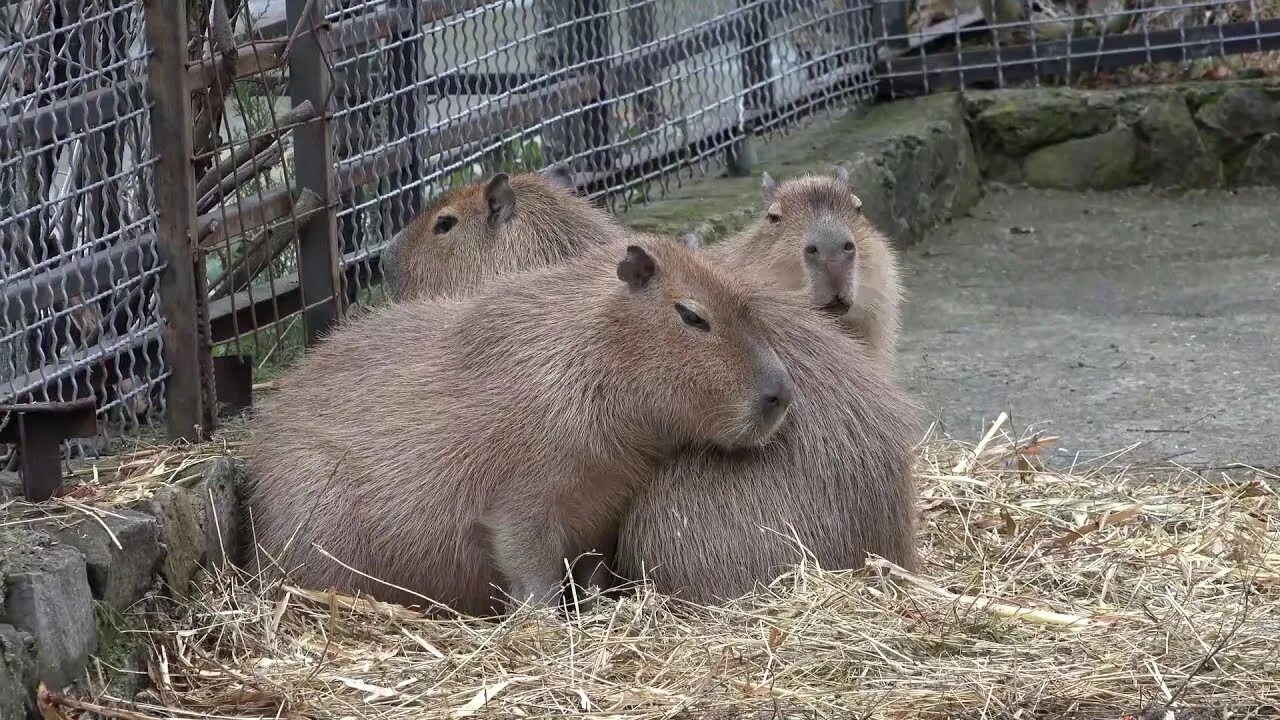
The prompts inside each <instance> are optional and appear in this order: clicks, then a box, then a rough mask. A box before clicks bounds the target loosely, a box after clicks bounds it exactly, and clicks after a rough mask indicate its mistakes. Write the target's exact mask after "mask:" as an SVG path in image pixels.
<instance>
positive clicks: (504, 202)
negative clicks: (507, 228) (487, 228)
mask: <svg viewBox="0 0 1280 720" xmlns="http://www.w3.org/2000/svg"><path fill="white" fill-rule="evenodd" d="M510 179H511V178H509V177H507V174H506V173H498V174H497V175H494V176H493V179H492V180H490V181H489V184H488V185H485V187H484V199H485V202H487V203H488V204H489V224H490V225H498V224H499V223H504V222H506V221H508V220H510V219H511V215H512V214H513V213H515V211H516V191H515V190H512V189H511V183H510V182H508V181H509V180H510Z"/></svg>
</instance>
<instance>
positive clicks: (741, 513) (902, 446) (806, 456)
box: [613, 300, 917, 603]
mask: <svg viewBox="0 0 1280 720" xmlns="http://www.w3.org/2000/svg"><path fill="white" fill-rule="evenodd" d="M762 320H763V321H764V322H763V323H762V327H764V328H766V335H765V336H766V337H767V338H768V340H769V342H770V343H771V344H772V345H773V346H774V347H776V348H777V350H778V354H779V356H780V357H781V358H782V362H783V364H784V365H786V366H787V367H788V369H789V370H790V371H791V376H792V378H793V380H794V384H795V391H794V398H793V401H792V408H791V412H790V414H789V416H788V418H787V422H786V424H785V426H784V427H782V428H781V429H780V430H779V431H778V433H777V434H776V435H775V436H774V438H773V439H772V440H771V441H770V442H769V443H768V444H767V445H764V446H762V447H756V448H747V449H741V450H734V451H722V450H709V451H707V452H701V453H682V454H680V455H679V456H677V457H675V458H673V459H671V460H670V461H669V462H667V463H666V464H665V465H664V466H663V468H662V470H661V472H660V473H659V476H658V479H657V480H656V481H655V482H654V483H652V484H650V485H648V486H646V487H645V488H643V489H642V490H641V491H640V492H638V493H637V494H636V497H635V498H634V499H633V501H632V504H631V507H630V509H629V510H628V512H627V513H626V515H625V516H624V519H623V522H622V524H621V526H620V530H619V539H618V546H617V549H616V553H615V555H614V564H613V568H614V569H615V571H616V572H618V574H619V575H621V576H623V577H624V578H629V579H632V580H638V579H640V577H641V576H642V574H645V573H646V572H647V575H648V577H649V578H650V580H652V582H653V585H654V588H655V589H656V590H657V591H659V592H662V593H666V594H672V595H678V596H680V597H683V598H685V599H688V600H692V601H695V602H700V603H711V602H716V601H721V600H730V599H733V598H736V597H739V596H741V595H743V594H745V593H747V592H749V591H751V590H752V588H753V587H754V586H755V584H756V583H761V584H767V583H768V582H770V581H771V580H773V579H774V578H776V577H777V576H778V575H779V574H781V573H782V572H784V571H786V570H787V569H788V568H789V567H791V566H793V565H795V564H796V563H797V562H798V561H800V560H801V559H802V555H801V550H800V549H799V547H798V546H797V544H796V543H797V541H798V543H799V545H803V546H804V548H805V549H806V550H807V551H808V552H810V553H812V555H813V557H814V558H815V559H816V560H817V562H818V564H819V565H820V566H822V567H823V568H825V569H827V570H842V569H853V568H858V567H861V566H862V564H863V557H864V553H866V552H867V551H870V552H874V553H876V554H878V555H881V556H883V557H885V558H887V559H889V560H891V561H893V562H896V563H898V564H899V565H903V566H905V567H907V568H914V567H915V565H916V532H915V530H916V512H917V511H916V489H915V484H914V480H913V475H912V469H913V461H914V452H913V449H914V445H915V438H916V436H917V425H916V420H915V415H914V409H913V408H912V406H911V404H910V403H909V401H908V400H907V398H906V397H905V396H904V395H903V393H902V392H901V391H900V390H899V389H898V387H897V386H896V385H895V384H894V383H893V382H891V381H890V380H889V379H888V378H886V377H885V373H884V372H883V371H881V370H880V369H879V368H877V367H876V365H875V364H874V363H872V362H871V361H870V360H869V359H868V357H867V353H866V351H865V349H864V346H863V344H862V343H861V342H860V341H858V340H856V339H854V338H851V337H849V336H848V335H846V334H845V333H843V332H841V331H840V329H839V328H837V327H836V326H835V325H834V324H833V323H831V322H830V320H829V319H828V318H826V317H823V316H822V315H820V314H818V313H816V312H814V311H812V310H810V309H809V308H807V307H805V303H803V302H802V301H799V300H797V302H796V304H795V306H794V307H792V308H791V310H790V311H789V312H788V311H786V310H785V308H783V307H782V306H781V304H779V305H777V306H775V307H773V308H771V311H770V313H768V314H767V315H763V316H762Z"/></svg>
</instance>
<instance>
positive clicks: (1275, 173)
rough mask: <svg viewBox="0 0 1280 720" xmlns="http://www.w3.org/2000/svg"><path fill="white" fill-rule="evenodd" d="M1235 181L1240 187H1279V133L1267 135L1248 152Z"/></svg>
mask: <svg viewBox="0 0 1280 720" xmlns="http://www.w3.org/2000/svg"><path fill="white" fill-rule="evenodd" d="M1236 181H1237V182H1238V183H1239V184H1241V185H1280V133H1267V134H1266V135H1263V136H1262V139H1261V140H1259V141H1258V142H1257V143H1256V144H1255V145H1254V146H1253V147H1252V148H1251V149H1250V150H1249V152H1248V154H1247V156H1246V159H1245V161H1244V167H1242V168H1241V169H1240V175H1239V177H1237V178H1236Z"/></svg>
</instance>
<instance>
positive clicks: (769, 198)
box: [760, 172, 778, 205]
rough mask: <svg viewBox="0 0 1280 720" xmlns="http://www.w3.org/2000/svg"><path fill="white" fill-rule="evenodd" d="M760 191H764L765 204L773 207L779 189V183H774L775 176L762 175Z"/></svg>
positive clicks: (764, 173)
mask: <svg viewBox="0 0 1280 720" xmlns="http://www.w3.org/2000/svg"><path fill="white" fill-rule="evenodd" d="M760 189H761V190H762V191H763V196H764V204H765V205H772V204H773V197H774V194H775V192H776V191H777V189H778V183H777V182H775V181H774V179H773V176H772V175H770V174H769V173H768V172H763V173H760Z"/></svg>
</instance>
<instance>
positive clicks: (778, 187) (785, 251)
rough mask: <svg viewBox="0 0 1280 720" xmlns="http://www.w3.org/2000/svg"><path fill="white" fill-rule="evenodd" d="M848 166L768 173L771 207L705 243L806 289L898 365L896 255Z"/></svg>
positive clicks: (886, 361) (716, 253) (877, 355)
mask: <svg viewBox="0 0 1280 720" xmlns="http://www.w3.org/2000/svg"><path fill="white" fill-rule="evenodd" d="M848 180H849V176H848V173H847V171H845V169H844V168H837V169H836V171H835V173H834V175H833V176H830V177H827V176H819V175H805V176H801V177H797V178H792V179H790V180H787V181H784V182H782V183H776V182H775V181H774V180H773V178H771V177H770V176H769V174H768V173H765V174H764V182H763V185H764V192H763V197H764V205H765V212H764V214H763V215H762V216H761V217H760V218H758V219H757V220H756V221H755V222H754V223H752V224H751V226H750V227H748V228H747V229H746V230H743V231H742V232H741V233H738V234H736V235H733V236H731V237H729V238H726V239H725V240H724V241H722V242H719V243H716V244H714V245H712V246H710V247H709V248H708V249H707V252H708V253H709V254H710V255H711V257H712V258H713V260H714V261H715V262H717V263H719V264H720V265H721V266H723V267H726V268H729V269H730V270H731V271H738V272H757V273H761V274H763V275H764V276H765V277H768V278H770V279H772V280H774V281H775V282H777V283H778V284H779V285H781V286H782V287H783V288H786V289H793V290H799V289H801V288H807V289H808V291H809V292H810V293H811V294H812V302H813V303H814V305H815V306H817V307H820V308H822V309H823V310H825V311H826V312H829V313H833V314H836V315H838V316H840V318H841V324H842V325H843V326H844V327H845V328H846V329H847V330H848V331H849V332H851V333H853V334H854V335H855V336H857V337H859V338H861V339H863V340H864V341H865V342H866V343H867V345H868V346H869V347H870V349H871V356H872V358H873V359H875V360H876V361H877V362H878V363H880V364H881V366H882V367H884V368H886V369H890V370H891V369H892V367H893V363H894V359H895V356H896V354H897V341H898V304H899V301H900V298H901V296H902V287H901V285H900V283H899V281H898V262H897V257H896V255H895V253H894V250H893V248H892V247H891V246H890V245H889V242H888V240H887V239H886V238H885V236H884V235H883V234H882V233H881V232H880V231H879V230H878V229H876V227H875V225H874V224H873V223H872V222H871V220H870V219H868V218H867V217H866V215H864V214H863V213H862V200H860V199H859V198H858V197H857V196H856V195H854V194H853V192H852V190H851V189H850V187H849V182H848Z"/></svg>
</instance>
